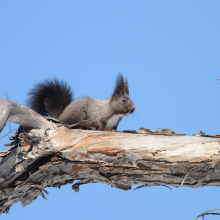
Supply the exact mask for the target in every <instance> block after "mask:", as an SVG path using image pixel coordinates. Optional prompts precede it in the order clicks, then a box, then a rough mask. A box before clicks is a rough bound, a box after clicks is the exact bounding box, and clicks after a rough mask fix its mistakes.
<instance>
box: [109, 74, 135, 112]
mask: <svg viewBox="0 0 220 220" xmlns="http://www.w3.org/2000/svg"><path fill="white" fill-rule="evenodd" d="M110 102H111V105H112V107H113V109H114V114H123V115H128V114H131V113H133V111H134V110H135V107H134V103H133V102H132V100H131V98H130V96H129V88H128V80H127V78H123V76H122V74H120V73H119V74H118V76H117V79H116V82H115V89H114V92H113V94H112V96H111V98H110Z"/></svg>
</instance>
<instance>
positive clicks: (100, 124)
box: [27, 74, 135, 130]
mask: <svg viewBox="0 0 220 220" xmlns="http://www.w3.org/2000/svg"><path fill="white" fill-rule="evenodd" d="M115 84H116V85H115V88H114V92H113V94H112V95H111V97H110V98H109V99H104V100H103V99H98V98H91V97H85V98H80V99H78V100H75V101H73V92H72V90H71V88H70V87H69V86H68V85H67V83H66V82H64V81H62V80H58V79H56V78H53V79H49V80H44V81H43V82H40V83H38V84H36V85H35V86H34V88H33V89H31V90H30V91H29V93H28V95H29V99H28V100H27V106H28V107H29V108H31V109H33V110H34V111H36V112H38V113H39V114H41V115H43V116H48V115H49V116H50V117H52V118H55V119H58V120H60V121H62V122H64V123H66V124H68V125H72V124H76V123H79V122H81V121H83V120H88V121H90V122H91V123H93V124H96V125H97V128H98V129H100V130H104V129H115V130H116V129H117V126H118V123H119V122H120V121H121V119H122V117H124V116H126V115H129V114H131V113H133V111H134V110H135V107H134V104H133V102H132V100H131V98H130V96H129V88H128V80H127V79H126V78H123V76H122V75H121V74H118V76H117V78H116V82H115Z"/></svg>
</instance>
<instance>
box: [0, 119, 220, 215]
mask: <svg viewBox="0 0 220 220" xmlns="http://www.w3.org/2000/svg"><path fill="white" fill-rule="evenodd" d="M54 122H55V121H54ZM50 123H52V122H50ZM52 127H53V128H50V129H46V130H44V129H39V130H37V129H32V130H30V129H27V128H23V127H20V128H19V130H18V131H17V132H16V133H15V136H14V137H12V138H11V140H12V143H11V144H8V145H10V146H11V148H10V149H8V150H6V151H4V152H0V213H3V212H8V211H9V209H10V207H11V206H12V205H13V204H14V203H16V202H18V201H21V202H22V205H23V206H26V205H27V204H30V203H31V202H32V201H33V200H34V199H36V198H37V197H38V196H39V195H41V196H42V197H43V198H45V199H46V196H45V193H46V194H47V191H46V190H45V188H46V187H51V186H53V187H60V186H62V185H65V184H67V183H73V182H74V180H80V181H79V182H76V183H75V184H73V186H72V189H73V190H75V191H76V192H78V191H79V186H80V185H82V184H87V183H97V182H102V183H107V184H108V185H111V187H116V188H119V189H123V190H129V189H131V186H132V185H134V184H139V185H144V186H158V185H170V186H176V187H180V186H187V187H201V186H219V185H220V154H219V145H220V138H219V137H218V136H216V137H207V136H206V137H204V134H203V136H185V135H181V134H180V135H178V134H175V133H174V132H172V131H169V130H159V131H153V130H150V129H144V128H142V129H141V130H139V131H129V132H106V131H91V130H81V129H69V128H68V127H69V126H68V127H66V126H64V125H62V124H59V123H56V126H52Z"/></svg>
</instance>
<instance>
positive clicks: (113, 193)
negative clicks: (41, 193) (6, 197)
mask: <svg viewBox="0 0 220 220" xmlns="http://www.w3.org/2000/svg"><path fill="white" fill-rule="evenodd" d="M219 11H220V1H217V0H213V1H203V0H196V1H188V0H187V1H169V0H167V1H161V0H158V1H146V0H145V1H144V0H143V1H139V0H136V1H128V0H127V1H124V0H121V1H115V0H112V1H100V0H99V1H98V0H94V1H74V0H73V1H70V0H64V1H56V0H53V1H42V0H39V1H24V0H20V1H6V0H2V1H1V2H0V76H1V77H0V98H5V93H4V92H5V91H6V92H7V93H8V96H9V99H10V100H11V101H14V102H17V103H20V104H23V105H24V104H25V100H26V98H27V92H28V90H29V89H30V88H31V87H32V86H33V84H35V83H36V82H38V81H40V80H42V79H46V78H48V77H57V78H61V79H64V80H66V81H68V82H69V84H70V85H71V86H72V87H73V89H74V92H75V97H76V98H80V97H83V96H92V97H97V98H103V99H105V98H108V97H109V96H110V95H111V93H112V91H113V87H114V81H115V78H116V75H117V73H118V72H121V73H122V74H124V75H125V76H127V78H128V80H129V86H130V95H131V98H132V99H133V102H134V104H135V106H136V110H135V112H134V114H133V115H130V116H127V117H125V118H124V119H123V120H122V122H121V123H120V125H119V127H118V129H119V130H133V129H138V128H139V127H145V128H150V129H158V128H172V129H173V130H174V131H175V132H178V133H186V134H187V135H192V134H194V133H196V132H199V131H203V132H205V133H207V134H218V133H220V126H219V124H220V118H219V113H220V101H219V99H220V98H219V95H220V82H219V81H218V80H217V79H218V78H220V71H219V70H220V40H219V39H220V13H219ZM12 127H13V128H16V125H15V124H13V125H12ZM7 131H8V127H6V128H5V129H4V130H3V132H2V134H4V133H6V132H7ZM2 134H1V135H2ZM8 142H9V141H8V138H4V139H2V140H0V150H4V149H5V147H3V144H4V143H8ZM47 190H48V191H49V195H48V196H47V197H48V199H49V201H46V200H44V199H42V198H41V197H39V198H37V199H36V200H35V201H34V202H33V203H32V204H31V205H28V206H26V207H25V208H22V206H21V204H20V203H17V204H15V205H13V207H12V208H11V211H10V213H9V214H8V215H6V214H3V215H2V216H1V218H4V219H5V220H12V219H15V218H16V219H32V220H35V219H54V220H57V219H78V220H81V219H83V220H84V219H92V220H93V219H94V220H97V219H105V220H108V219H109V220H112V219H120V220H121V219H129V220H130V219H132V220H133V219H154V220H155V219H156V220H157V219H179V220H181V219H184V220H185V219H195V216H196V215H197V214H199V213H201V212H203V211H206V210H208V209H212V208H219V207H220V203H219V199H218V197H219V196H218V195H219V194H220V189H219V188H217V187H205V188H197V189H190V188H179V189H178V188H173V190H172V191H171V190H169V189H168V188H166V187H162V186H161V187H146V188H142V189H140V190H137V191H127V192H124V191H122V190H119V189H115V188H111V187H110V186H108V185H104V184H90V185H83V186H82V187H81V190H80V192H79V193H75V192H74V191H72V190H71V185H67V186H64V187H62V188H61V189H60V190H59V189H57V188H48V189H47ZM216 218H218V217H212V216H209V217H207V219H216Z"/></svg>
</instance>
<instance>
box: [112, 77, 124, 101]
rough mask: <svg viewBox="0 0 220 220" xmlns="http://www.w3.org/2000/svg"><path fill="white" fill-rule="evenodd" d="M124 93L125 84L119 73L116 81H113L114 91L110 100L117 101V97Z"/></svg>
mask: <svg viewBox="0 0 220 220" xmlns="http://www.w3.org/2000/svg"><path fill="white" fill-rule="evenodd" d="M124 93H125V83H124V78H123V76H122V74H121V73H119V74H118V76H117V78H116V81H115V89H114V92H113V94H112V96H111V100H113V99H118V98H119V96H121V95H123V94H124Z"/></svg>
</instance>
